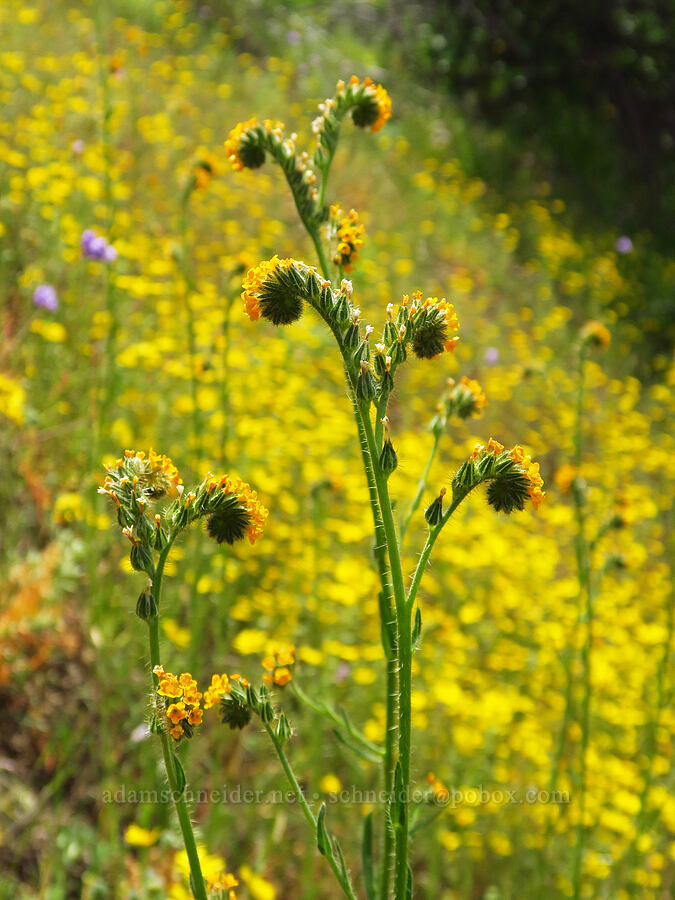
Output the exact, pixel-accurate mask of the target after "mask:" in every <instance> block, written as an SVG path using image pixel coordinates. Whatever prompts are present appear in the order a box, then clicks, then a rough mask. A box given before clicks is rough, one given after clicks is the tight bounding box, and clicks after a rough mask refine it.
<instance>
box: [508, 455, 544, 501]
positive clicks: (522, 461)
mask: <svg viewBox="0 0 675 900" xmlns="http://www.w3.org/2000/svg"><path fill="white" fill-rule="evenodd" d="M509 454H510V456H511V459H512V460H513V461H514V462H517V463H518V465H519V466H522V467H523V469H524V471H525V477H526V478H527V480H528V481H529V488H528V494H529V495H530V500H531V501H532V506H534V508H535V509H537V507H538V506H539V504H540V503H543V501H544V497H545V496H546V494H545V492H544V491H543V490H542V488H543V487H544V479H543V478H542V477H541V475H540V474H539V463H535V462H532V458H531V457H530V456H528V455H527V454H526V453H525V451H524V450H523V448H522V447H520V446H519V445H518V444H516V446H515V447H513V448H512V449H511V450H509Z"/></svg>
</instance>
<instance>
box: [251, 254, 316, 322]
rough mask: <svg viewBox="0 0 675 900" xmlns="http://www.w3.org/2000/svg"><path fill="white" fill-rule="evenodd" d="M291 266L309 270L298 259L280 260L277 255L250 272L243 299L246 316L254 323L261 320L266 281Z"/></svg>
mask: <svg viewBox="0 0 675 900" xmlns="http://www.w3.org/2000/svg"><path fill="white" fill-rule="evenodd" d="M290 266H296V267H300V268H307V267H306V266H305V264H304V263H301V262H298V260H296V259H279V257H278V256H276V255H275V256H273V257H272V259H266V260H263V262H261V263H259V265H257V266H255V267H254V268H253V269H249V270H248V272H247V273H246V275H245V276H244V281H243V283H242V287H243V291H242V294H241V299H242V300H243V301H244V306H245V308H246V315H247V316H248V317H249V319H250V320H251V321H252V322H255V321H256V320H257V319H259V318H260V294H261V292H262V290H263V285H264V283H265V281H266V280H267V279H268V278H271V277H273V275H274V273H275V272H276V271H277V269H280V268H289V267H290Z"/></svg>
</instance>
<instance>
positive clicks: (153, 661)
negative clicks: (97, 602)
mask: <svg viewBox="0 0 675 900" xmlns="http://www.w3.org/2000/svg"><path fill="white" fill-rule="evenodd" d="M175 537H176V536H175V535H173V536H172V537H171V538H170V539H169V542H168V543H167V545H166V547H165V548H164V550H162V553H161V554H160V557H159V560H158V563H157V569H156V571H155V576H154V578H153V579H152V588H153V593H154V596H155V602H156V603H157V607H158V609H159V608H160V601H161V593H162V576H163V574H164V564H165V562H166V558H167V556H168V555H169V550H170V549H171V546H172V544H173V542H174V540H175ZM148 636H149V645H150V671H151V672H152V674H151V681H152V689H153V695H154V694H155V691H156V688H157V685H158V684H159V679H158V678H157V676H156V675H155V674H154V669H155V666H158V665H160V659H161V657H160V652H159V613H158V614H157V615H156V616H153V617H152V618H150V619H149V620H148ZM160 727H161V726H160ZM159 736H160V740H161V744H162V756H163V758H164V766H165V768H166V775H167V778H168V779H169V786H170V788H171V794H172V797H173V802H174V805H175V807H176V813H177V815H178V822H179V824H180V829H181V832H182V834H183V843H184V844H185V852H186V853H187V857H188V861H189V863H190V872H191V875H192V886H193V891H194V895H195V897H196V898H197V900H207V895H206V886H205V884H204V876H203V875H202V868H201V864H200V862H199V852H198V850H197V842H196V840H195V836H194V832H193V830H192V823H191V822H190V814H189V812H188V808H187V804H186V802H185V796H184V786H183V788H182V789H181V786H180V785H179V783H178V780H177V775H176V767H175V763H174V750H173V747H172V746H171V741H170V738H169V735H168V734H167V733H166V731H165V730H164V728H163V727H161V731H160V733H159Z"/></svg>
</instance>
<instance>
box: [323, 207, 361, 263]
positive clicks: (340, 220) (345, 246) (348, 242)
mask: <svg viewBox="0 0 675 900" xmlns="http://www.w3.org/2000/svg"><path fill="white" fill-rule="evenodd" d="M333 212H334V215H333V219H334V221H335V232H336V235H337V241H338V244H337V250H336V253H335V256H334V257H333V262H334V263H335V265H337V266H340V268H342V269H344V270H345V272H351V271H352V268H353V264H354V263H355V262H356V260H357V259H358V256H359V251H360V250H361V247H363V244H364V232H365V228H364V226H363V224H358V221H359V214H358V213H357V212H356V210H355V209H352V210H350V212H349V215H348V216H342V210H341V209H340V208H339V207H337V206H332V207H331V213H333Z"/></svg>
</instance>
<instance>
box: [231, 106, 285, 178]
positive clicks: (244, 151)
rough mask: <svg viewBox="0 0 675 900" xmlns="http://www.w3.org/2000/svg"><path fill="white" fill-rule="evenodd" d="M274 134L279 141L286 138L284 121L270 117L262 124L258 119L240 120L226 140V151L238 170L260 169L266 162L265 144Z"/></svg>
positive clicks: (233, 166)
mask: <svg viewBox="0 0 675 900" xmlns="http://www.w3.org/2000/svg"><path fill="white" fill-rule="evenodd" d="M269 136H273V137H274V138H276V139H277V141H278V142H279V143H281V142H282V141H283V138H284V124H283V122H272V121H271V120H270V119H265V121H264V122H263V123H262V125H260V124H259V123H258V120H257V119H249V120H248V122H239V124H237V125H235V126H234V128H233V129H232V131H230V133H229V135H228V136H227V140H226V141H225V153H226V155H227V158H228V159H229V160H230V162H231V163H232V168H233V169H234V170H235V171H236V172H240V171H241V170H242V169H259V168H260V166H262V165H263V163H264V162H265V144H266V142H267V140H268V138H269Z"/></svg>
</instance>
